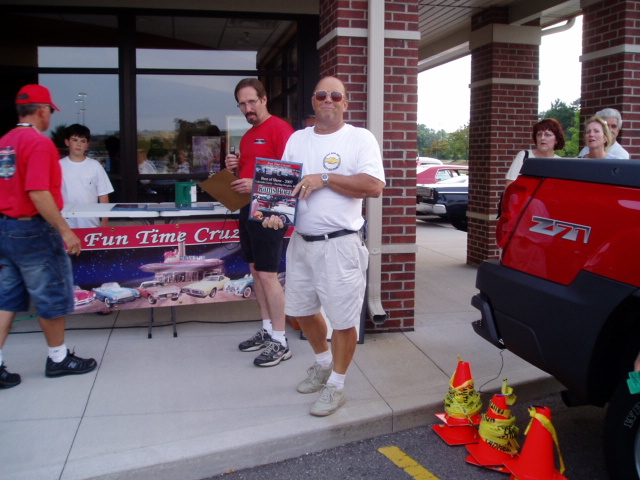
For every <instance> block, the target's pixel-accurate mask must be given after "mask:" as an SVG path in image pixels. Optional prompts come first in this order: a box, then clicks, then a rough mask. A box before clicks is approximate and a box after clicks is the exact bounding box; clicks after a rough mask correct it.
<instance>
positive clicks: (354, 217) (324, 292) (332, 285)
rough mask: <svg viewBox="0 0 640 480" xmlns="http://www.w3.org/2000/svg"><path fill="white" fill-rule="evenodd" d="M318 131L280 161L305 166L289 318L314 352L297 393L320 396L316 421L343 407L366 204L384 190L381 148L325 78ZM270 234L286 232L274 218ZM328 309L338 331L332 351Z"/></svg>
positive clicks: (317, 105)
mask: <svg viewBox="0 0 640 480" xmlns="http://www.w3.org/2000/svg"><path fill="white" fill-rule="evenodd" d="M311 103H312V105H313V109H314V111H315V125H314V126H312V127H307V128H305V129H304V130H299V131H297V132H295V133H294V134H293V135H292V136H291V138H290V139H289V142H288V143H287V148H286V149H285V152H284V157H283V160H285V161H291V162H300V163H302V164H303V167H302V174H303V177H302V180H301V181H300V183H298V185H297V186H296V188H295V190H294V192H293V193H294V195H295V194H297V195H298V213H297V217H296V233H295V234H294V235H293V237H292V238H291V241H290V242H289V248H288V249H287V295H286V301H285V303H286V304H285V312H286V313H287V314H288V315H291V316H294V317H295V318H296V319H297V320H298V323H299V324H300V327H301V328H302V331H303V332H304V334H305V336H306V338H307V339H308V340H309V343H310V345H311V347H312V348H313V351H314V353H315V362H314V364H313V365H312V366H311V367H310V368H309V369H308V370H307V378H306V379H305V380H303V381H302V382H300V383H299V384H298V386H297V390H298V392H300V393H313V392H318V391H322V392H321V394H320V398H319V399H318V400H317V401H316V402H315V403H314V405H313V406H312V407H311V410H310V413H311V414H312V415H315V416H326V415H331V414H332V413H334V412H335V411H336V410H338V408H340V407H341V406H342V405H343V404H344V402H345V395H344V381H345V376H346V373H347V369H348V368H349V365H350V364H351V361H352V360H353V356H354V354H355V350H356V344H357V341H358V334H357V330H356V327H357V325H359V323H360V317H361V311H362V306H363V301H364V294H365V287H366V272H367V266H368V261H369V252H368V251H367V247H366V246H365V244H364V239H363V235H362V228H363V225H364V218H363V217H362V199H363V198H366V197H379V196H380V195H381V194H382V189H383V188H384V185H385V176H384V168H383V165H382V157H381V154H380V146H379V145H378V142H377V140H376V138H375V137H374V136H373V134H372V133H371V132H369V131H368V130H366V129H364V128H358V127H354V126H352V125H349V124H347V123H345V121H344V113H345V112H346V111H347V107H348V105H349V102H348V99H347V92H346V88H345V86H344V84H343V83H342V82H341V81H340V80H338V79H337V78H335V77H325V78H323V79H322V80H320V82H319V83H318V85H317V86H316V91H315V93H314V94H313V97H312V99H311ZM263 226H264V227H266V228H278V229H280V228H283V223H282V220H280V219H279V218H278V217H277V216H271V217H269V218H268V219H266V220H265V221H264V222H263ZM321 308H323V309H324V311H325V313H326V314H327V318H328V320H329V323H330V325H331V327H332V329H333V332H332V334H331V349H330V348H329V343H328V342H327V333H328V328H327V324H326V322H325V319H324V317H323V315H322V313H321V311H320V309H321Z"/></svg>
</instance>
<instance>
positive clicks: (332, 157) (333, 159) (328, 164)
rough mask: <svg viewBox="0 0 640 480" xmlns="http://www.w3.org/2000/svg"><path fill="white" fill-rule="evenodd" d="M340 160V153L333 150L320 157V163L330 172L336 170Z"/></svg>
mask: <svg viewBox="0 0 640 480" xmlns="http://www.w3.org/2000/svg"><path fill="white" fill-rule="evenodd" d="M341 162H342V159H341V158H340V155H339V154H337V153H334V152H331V153H328V154H327V155H325V156H324V158H323V159H322V165H323V166H324V168H325V169H326V170H329V171H330V172H331V171H333V170H337V169H338V167H339V166H340V163H341Z"/></svg>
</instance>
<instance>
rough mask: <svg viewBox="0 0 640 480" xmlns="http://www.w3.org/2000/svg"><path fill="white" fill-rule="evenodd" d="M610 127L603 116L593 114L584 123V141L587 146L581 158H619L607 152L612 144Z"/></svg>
mask: <svg viewBox="0 0 640 480" xmlns="http://www.w3.org/2000/svg"><path fill="white" fill-rule="evenodd" d="M613 141H614V140H613V135H612V134H611V129H610V128H609V125H608V124H607V122H606V121H605V119H604V118H602V117H599V116H598V115H594V116H593V117H591V118H589V119H588V120H587V121H586V122H585V124H584V143H585V144H586V146H587V147H588V148H589V153H587V154H586V155H585V156H584V157H582V158H620V157H618V156H616V155H612V154H610V153H609V149H610V148H611V145H613Z"/></svg>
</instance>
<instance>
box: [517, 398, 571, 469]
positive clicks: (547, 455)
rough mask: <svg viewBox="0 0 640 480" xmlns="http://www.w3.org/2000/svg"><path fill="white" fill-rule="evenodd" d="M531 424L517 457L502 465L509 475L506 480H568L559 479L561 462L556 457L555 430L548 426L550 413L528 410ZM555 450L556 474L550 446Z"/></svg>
mask: <svg viewBox="0 0 640 480" xmlns="http://www.w3.org/2000/svg"><path fill="white" fill-rule="evenodd" d="M529 414H530V415H531V417H532V418H531V422H530V423H529V426H528V427H527V430H526V432H525V434H526V435H527V440H526V442H525V444H524V446H523V447H522V452H521V453H520V455H519V456H518V457H515V458H512V459H511V460H507V461H505V466H506V467H507V468H508V469H509V471H510V472H511V474H512V475H511V477H509V480H568V479H567V477H565V476H564V475H563V473H564V471H565V467H564V460H563V459H562V454H561V453H560V446H559V445H558V437H557V436H556V430H555V428H553V424H552V423H551V410H550V409H549V408H547V407H530V408H529ZM554 443H555V445H556V448H557V449H558V457H559V461H560V470H559V471H558V470H556V466H555V458H554V452H553V444H554Z"/></svg>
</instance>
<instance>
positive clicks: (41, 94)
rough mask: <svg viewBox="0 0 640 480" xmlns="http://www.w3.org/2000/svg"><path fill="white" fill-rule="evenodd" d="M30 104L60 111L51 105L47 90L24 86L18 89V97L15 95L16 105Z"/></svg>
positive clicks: (49, 93)
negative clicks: (48, 106) (46, 106)
mask: <svg viewBox="0 0 640 480" xmlns="http://www.w3.org/2000/svg"><path fill="white" fill-rule="evenodd" d="M30 103H42V104H47V105H51V106H52V107H53V108H55V109H56V110H58V111H60V109H59V108H58V107H56V104H55V103H53V100H52V99H51V92H50V91H49V89H48V88H47V87H43V86H42V85H36V84H33V85H25V86H24V87H22V88H21V89H20V91H19V92H18V95H16V105H28V104H30Z"/></svg>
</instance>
